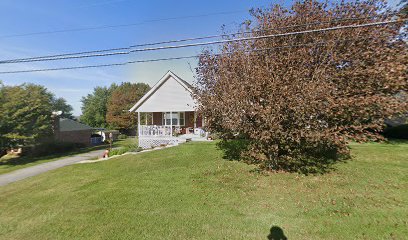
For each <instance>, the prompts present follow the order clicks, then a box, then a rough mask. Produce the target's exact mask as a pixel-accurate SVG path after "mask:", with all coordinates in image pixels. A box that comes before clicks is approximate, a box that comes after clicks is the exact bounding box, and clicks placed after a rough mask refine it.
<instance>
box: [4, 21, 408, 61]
mask: <svg viewBox="0 0 408 240" xmlns="http://www.w3.org/2000/svg"><path fill="white" fill-rule="evenodd" d="M405 20H406V19H400V20H389V21H381V22H371V23H364V24H354V25H346V26H335V27H329V28H320V29H311V30H305V31H296V32H289V33H279V34H269V35H261V36H252V37H243V38H235V39H224V40H217V41H209V42H200V43H190V44H182V45H173V46H159V47H151V48H141V49H132V50H129V51H123V52H112V53H101V54H89V55H79V56H62V57H52V58H35V59H30V60H5V61H0V64H7V63H25V62H43V61H55V60H66V59H78V58H91V57H105V56H113V55H127V54H130V53H135V52H146V51H157V50H165V49H178V48H186V47H196V46H208V45H214V44H221V43H231V42H240V41H249V40H259V39H268V38H275V37H283V36H293V35H299V34H308V33H317V32H327V31H334V30H340V29H353V28H361V27H372V26H379V25H385V24H390V23H397V22H402V21H405Z"/></svg>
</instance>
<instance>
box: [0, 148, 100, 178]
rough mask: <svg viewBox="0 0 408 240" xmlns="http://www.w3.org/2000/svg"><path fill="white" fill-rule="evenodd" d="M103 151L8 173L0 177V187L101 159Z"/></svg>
mask: <svg viewBox="0 0 408 240" xmlns="http://www.w3.org/2000/svg"><path fill="white" fill-rule="evenodd" d="M104 151H105V150H104V149H103V150H96V151H92V152H88V153H82V154H78V155H75V156H70V157H65V158H61V159H60V160H55V161H52V162H46V163H42V164H38V165H35V166H32V167H27V168H22V169H19V170H16V171H13V172H10V173H5V174H1V175H0V186H5V185H7V184H9V183H12V182H17V181H19V180H22V179H25V178H28V177H32V176H35V175H38V174H41V173H44V172H47V171H50V170H54V169H57V168H61V167H64V166H68V165H71V164H75V163H77V162H80V161H83V160H88V159H90V158H94V157H101V156H102V154H103V152H104Z"/></svg>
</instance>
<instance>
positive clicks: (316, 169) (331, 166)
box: [217, 139, 350, 175]
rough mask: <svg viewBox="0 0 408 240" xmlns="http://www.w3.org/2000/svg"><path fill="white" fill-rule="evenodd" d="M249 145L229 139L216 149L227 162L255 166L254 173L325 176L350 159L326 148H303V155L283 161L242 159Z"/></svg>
mask: <svg viewBox="0 0 408 240" xmlns="http://www.w3.org/2000/svg"><path fill="white" fill-rule="evenodd" d="M250 144H251V143H250V141H249V140H246V139H231V140H223V141H220V142H218V143H217V147H218V148H219V149H220V150H222V151H223V153H224V155H223V158H224V159H226V160H228V161H244V162H246V163H249V164H254V165H257V166H258V168H256V169H253V170H251V171H252V172H256V173H261V172H263V171H265V170H266V171H272V172H296V173H301V174H305V175H309V174H325V173H328V172H331V171H334V170H336V168H335V164H337V163H340V162H346V160H348V159H350V156H349V155H339V154H338V153H337V150H336V149H335V148H328V147H320V148H319V147H316V148H310V147H309V148H303V152H304V155H303V156H300V157H299V158H296V159H294V158H289V159H287V158H286V159H285V154H282V156H283V157H281V158H280V159H277V160H269V161H267V160H263V161H261V160H257V159H255V158H243V157H242V156H243V153H244V152H245V151H247V150H248V149H249V147H250ZM260 156H262V155H260ZM263 159H265V157H263ZM273 164H275V165H273ZM273 166H278V167H279V168H278V169H277V168H276V167H273Z"/></svg>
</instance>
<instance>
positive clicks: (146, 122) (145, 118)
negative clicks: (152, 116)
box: [145, 113, 148, 125]
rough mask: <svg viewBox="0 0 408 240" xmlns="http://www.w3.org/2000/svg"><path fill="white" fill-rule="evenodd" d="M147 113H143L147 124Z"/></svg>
mask: <svg viewBox="0 0 408 240" xmlns="http://www.w3.org/2000/svg"><path fill="white" fill-rule="evenodd" d="M147 114H148V113H145V125H147Z"/></svg>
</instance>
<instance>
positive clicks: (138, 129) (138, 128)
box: [137, 112, 141, 137]
mask: <svg viewBox="0 0 408 240" xmlns="http://www.w3.org/2000/svg"><path fill="white" fill-rule="evenodd" d="M137 131H138V135H139V137H140V132H141V131H140V112H137Z"/></svg>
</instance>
